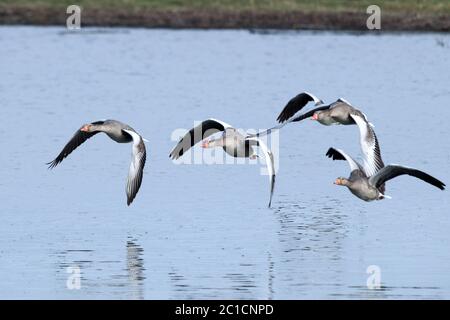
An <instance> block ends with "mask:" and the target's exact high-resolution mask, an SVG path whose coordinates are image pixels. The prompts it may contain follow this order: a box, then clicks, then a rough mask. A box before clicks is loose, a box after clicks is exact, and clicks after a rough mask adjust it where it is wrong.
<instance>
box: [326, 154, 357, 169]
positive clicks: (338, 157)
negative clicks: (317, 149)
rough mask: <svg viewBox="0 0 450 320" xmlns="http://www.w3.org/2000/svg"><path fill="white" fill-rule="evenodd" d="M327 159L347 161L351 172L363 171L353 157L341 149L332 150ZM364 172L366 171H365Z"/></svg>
mask: <svg viewBox="0 0 450 320" xmlns="http://www.w3.org/2000/svg"><path fill="white" fill-rule="evenodd" d="M326 155H327V157H328V158H331V159H333V160H347V162H348V164H349V165H350V170H351V171H354V170H361V171H363V168H362V167H361V165H360V164H359V163H358V162H356V161H355V160H353V158H352V157H350V156H349V155H348V154H346V153H345V152H344V151H342V150H340V149H335V148H330V149H328V151H327V154H326ZM363 172H364V171H363Z"/></svg>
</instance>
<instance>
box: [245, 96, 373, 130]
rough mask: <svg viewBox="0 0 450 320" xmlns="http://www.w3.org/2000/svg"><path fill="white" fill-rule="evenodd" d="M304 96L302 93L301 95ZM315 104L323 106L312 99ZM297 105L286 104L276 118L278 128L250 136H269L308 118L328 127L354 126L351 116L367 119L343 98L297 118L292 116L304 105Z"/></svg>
mask: <svg viewBox="0 0 450 320" xmlns="http://www.w3.org/2000/svg"><path fill="white" fill-rule="evenodd" d="M302 94H304V93H302ZM294 99H295V98H294ZM312 101H315V102H316V106H317V105H320V104H323V102H322V100H320V99H318V98H314V100H312ZM306 104H307V103H305V104H301V103H297V104H289V103H288V104H287V105H286V107H284V109H283V110H282V111H281V113H280V115H279V116H278V118H277V120H278V122H280V124H279V125H278V126H275V127H273V128H270V129H268V130H265V131H262V132H259V133H257V134H254V135H252V136H264V135H267V134H270V133H271V132H272V131H273V130H278V129H281V128H282V127H284V126H285V125H286V124H288V123H291V122H299V121H302V120H305V119H308V118H310V119H311V120H316V121H317V122H319V123H321V124H323V125H326V126H329V125H333V124H343V125H352V124H356V122H355V120H354V119H353V117H352V116H351V115H352V114H353V115H355V114H356V115H359V116H360V117H362V118H363V119H364V120H365V121H366V122H367V117H366V116H365V115H364V114H363V113H362V112H361V111H359V110H358V109H356V108H355V107H353V106H352V105H351V104H350V103H349V102H348V101H346V100H345V99H343V98H339V99H338V100H336V101H335V102H333V103H331V104H329V105H321V106H319V107H317V108H315V109H313V110H311V111H308V112H306V113H304V114H301V115H299V116H297V117H292V116H294V115H295V114H296V113H297V112H298V111H300V110H301V109H303V107H304V106H305V105H306Z"/></svg>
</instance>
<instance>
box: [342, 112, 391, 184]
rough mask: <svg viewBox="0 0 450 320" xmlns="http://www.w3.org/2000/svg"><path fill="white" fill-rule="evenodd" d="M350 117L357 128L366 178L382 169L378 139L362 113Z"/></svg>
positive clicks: (352, 114)
mask: <svg viewBox="0 0 450 320" xmlns="http://www.w3.org/2000/svg"><path fill="white" fill-rule="evenodd" d="M350 116H351V117H352V119H353V120H354V121H355V122H356V124H357V125H358V128H359V133H360V144H361V150H362V153H363V157H364V166H363V167H364V173H365V174H366V176H368V177H370V176H373V175H374V174H376V173H377V172H378V171H380V170H381V169H382V168H383V167H384V163H383V160H382V159H381V150H380V144H379V143H378V138H377V136H376V134H375V131H374V129H373V125H372V124H371V123H370V122H368V121H367V117H366V116H365V115H364V114H363V113H361V112H357V113H351V114H350Z"/></svg>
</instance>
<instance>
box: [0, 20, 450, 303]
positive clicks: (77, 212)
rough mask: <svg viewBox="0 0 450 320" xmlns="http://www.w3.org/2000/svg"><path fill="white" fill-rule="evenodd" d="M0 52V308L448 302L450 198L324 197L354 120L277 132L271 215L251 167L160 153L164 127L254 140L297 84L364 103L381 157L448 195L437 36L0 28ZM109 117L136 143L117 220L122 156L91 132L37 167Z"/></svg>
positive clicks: (448, 152) (445, 109) (416, 191)
mask: <svg viewBox="0 0 450 320" xmlns="http://www.w3.org/2000/svg"><path fill="white" fill-rule="evenodd" d="M0 58H1V61H0V74H1V77H0V119H1V123H2V125H1V126H0V144H1V145H0V147H1V150H2V153H1V156H0V167H1V179H0V197H1V212H0V219H1V220H0V221H1V223H0V279H1V280H0V289H1V290H0V298H26V299H36V298H39V299H49V298H57V299H79V298H84V299H99V298H111V299H142V298H145V299H203V298H205V299H212V298H220V299H222V298H232V299H241V298H243V299H301V298H305V299H316V298H323V299H343V298H356V299H417V298H420V299H422V298H423V299H435V298H436V299H449V298H450V272H449V271H450V232H449V230H450V212H449V211H450V210H449V204H450V197H449V193H448V191H444V192H442V191H440V190H438V189H435V188H433V187H431V186H429V185H427V184H425V183H422V182H421V181H419V180H415V179H413V178H409V177H401V178H398V179H396V180H395V181H391V182H390V183H389V184H388V192H387V194H388V195H390V196H392V197H393V199H392V200H384V201H378V202H373V203H365V202H363V201H360V200H359V199H357V198H355V197H354V196H353V195H352V194H350V192H349V191H348V190H347V189H345V188H340V187H337V186H334V185H333V181H334V180H335V178H336V177H338V176H347V175H348V174H349V169H348V166H347V164H346V163H345V162H333V161H331V160H329V159H328V158H326V157H325V152H326V151H327V149H328V148H329V147H330V146H335V147H339V148H342V149H344V150H346V151H347V152H348V153H350V154H352V155H354V156H358V155H359V154H360V150H359V134H358V130H357V128H356V127H354V126H345V127H344V126H342V127H324V126H320V125H318V124H317V123H313V122H311V121H305V122H303V123H300V124H293V125H290V126H287V127H285V128H284V129H283V130H282V131H281V132H280V136H279V137H280V141H279V145H280V148H279V152H278V157H279V171H278V176H277V185H276V188H275V195H274V199H273V207H272V209H268V208H267V207H266V205H267V201H268V188H269V186H268V181H267V180H268V179H267V177H266V176H263V175H261V174H260V168H261V165H259V164H253V165H252V164H247V165H176V164H174V163H172V162H171V161H170V160H169V158H168V153H169V151H170V150H171V148H172V147H173V145H174V143H175V142H174V141H172V139H171V135H172V132H173V130H175V129H179V128H185V129H188V128H190V127H192V126H193V124H194V121H199V120H203V119H206V118H208V117H214V118H218V119H221V120H224V121H226V122H229V123H231V124H233V125H234V126H236V127H237V128H244V129H250V128H252V129H261V128H267V127H269V126H272V125H274V124H275V118H276V116H277V115H278V112H279V111H280V110H281V108H282V107H283V106H284V104H285V103H286V102H287V100H289V99H290V98H291V97H292V96H294V95H295V94H297V93H299V92H300V91H303V90H308V91H310V92H313V93H315V94H316V95H318V96H320V97H321V98H322V99H324V100H325V101H328V102H331V101H333V100H334V99H336V98H338V97H345V98H346V99H347V100H349V101H350V102H352V103H353V104H354V105H356V106H358V107H360V108H361V109H362V110H363V111H364V112H365V113H366V114H367V115H368V117H369V119H370V120H371V121H372V122H373V123H374V124H375V129H376V132H377V134H378V137H379V139H380V142H381V147H382V152H383V156H384V160H385V162H386V163H400V164H404V165H409V166H413V167H417V168H419V169H422V170H425V171H427V172H429V173H430V174H432V175H435V176H436V177H438V178H439V179H441V180H443V181H444V182H447V183H449V182H450V170H449V160H450V140H449V126H448V119H449V117H450V108H449V100H450V99H449V98H450V72H449V70H450V36H449V35H445V34H388V33H386V34H381V35H358V34H346V33H326V32H317V33H314V32H282V33H278V32H276V33H252V32H248V31H190V30H185V31H171V30H145V29H89V28H86V29H83V30H82V31H81V32H78V33H70V32H67V31H65V29H63V28H56V27H46V28H40V27H1V28H0ZM105 118H111V119H118V120H121V121H123V122H126V123H129V124H130V125H132V126H133V127H134V128H135V129H136V130H138V131H139V132H140V133H141V134H142V135H143V136H144V137H145V138H147V139H148V140H149V141H150V142H149V143H147V151H148V160H147V166H146V170H145V175H144V181H143V185H142V188H141V190H140V192H139V194H138V196H137V198H136V200H135V202H134V203H133V204H132V206H130V207H127V206H126V198H125V181H126V175H127V171H128V166H129V160H130V152H131V145H129V144H121V145H119V144H116V143H113V142H112V141H111V140H110V139H108V138H107V137H106V136H104V135H98V136H96V137H95V138H93V139H91V140H89V141H88V142H86V143H85V145H83V146H82V147H80V148H79V149H77V150H76V151H75V152H74V153H73V154H71V155H70V157H69V158H68V159H66V160H65V161H64V162H63V163H62V164H61V165H60V166H59V167H57V168H55V169H54V170H48V169H47V167H46V165H45V163H46V162H48V161H50V160H52V159H53V158H54V157H55V156H56V155H57V154H58V153H59V152H60V150H61V148H62V147H63V146H64V145H65V143H66V142H67V141H68V140H69V138H70V137H71V136H72V135H73V133H74V132H75V131H76V130H77V129H78V128H79V127H80V126H81V125H82V124H83V123H86V122H90V121H94V120H99V119H105ZM218 152H220V150H219V151H218ZM369 266H377V267H375V268H379V271H380V273H379V275H380V277H381V288H380V289H369V288H368V287H367V279H368V277H369V274H368V273H367V269H368V267H369ZM74 270H75V271H74ZM78 271H79V272H80V273H81V280H80V285H81V287H80V289H69V288H68V286H67V281H68V280H71V279H74V278H73V276H74V274H73V273H71V272H75V273H76V272H78ZM75 275H76V274H75ZM71 276H72V277H71ZM69 282H70V281H69ZM70 283H72V282H70ZM70 283H69V284H70ZM69 287H70V288H73V287H71V286H69Z"/></svg>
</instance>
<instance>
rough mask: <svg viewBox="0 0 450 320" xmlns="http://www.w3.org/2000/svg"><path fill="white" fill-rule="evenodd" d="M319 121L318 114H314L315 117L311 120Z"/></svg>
mask: <svg viewBox="0 0 450 320" xmlns="http://www.w3.org/2000/svg"><path fill="white" fill-rule="evenodd" d="M317 119H319V117H318V116H317V113H314V114H313V116H312V117H311V120H317Z"/></svg>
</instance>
